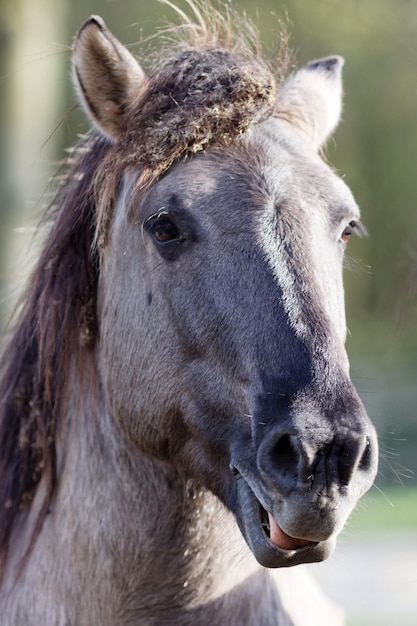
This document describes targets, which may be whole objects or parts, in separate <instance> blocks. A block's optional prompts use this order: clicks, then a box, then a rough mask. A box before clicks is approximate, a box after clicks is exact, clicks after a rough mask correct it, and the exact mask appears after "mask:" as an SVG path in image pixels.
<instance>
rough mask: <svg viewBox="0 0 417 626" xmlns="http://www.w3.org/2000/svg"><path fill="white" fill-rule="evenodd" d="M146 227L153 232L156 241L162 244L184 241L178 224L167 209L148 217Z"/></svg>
mask: <svg viewBox="0 0 417 626" xmlns="http://www.w3.org/2000/svg"><path fill="white" fill-rule="evenodd" d="M144 227H145V228H146V230H147V231H148V232H150V233H151V234H152V236H153V238H154V239H155V241H157V242H158V243H160V244H165V243H169V242H171V241H182V239H183V238H182V237H181V233H180V231H179V230H178V228H177V226H176V225H175V224H174V222H173V221H172V220H171V219H170V218H169V217H168V214H167V213H166V212H165V211H164V212H160V213H157V214H155V215H151V216H150V217H148V219H147V220H145V223H144Z"/></svg>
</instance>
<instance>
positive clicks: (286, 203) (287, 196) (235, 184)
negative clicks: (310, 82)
mask: <svg viewBox="0 0 417 626" xmlns="http://www.w3.org/2000/svg"><path fill="white" fill-rule="evenodd" d="M164 187H165V185H164ZM166 187H167V188H169V189H170V190H176V191H178V193H179V194H180V195H181V196H182V197H183V201H184V203H185V204H187V205H188V206H189V207H190V208H192V207H193V206H197V209H198V206H199V204H200V202H203V200H204V198H208V199H209V203H208V205H207V209H208V210H209V211H210V212H211V213H212V214H216V213H217V212H219V211H220V212H221V215H222V219H225V213H226V211H225V209H226V208H231V209H232V208H233V206H235V207H236V210H237V211H238V212H239V211H242V212H243V211H245V209H246V210H250V211H252V210H253V209H262V208H264V207H265V206H267V205H271V204H272V205H274V206H278V207H281V209H282V212H283V213H299V212H300V211H301V212H303V213H304V214H305V215H304V221H305V223H307V222H308V221H309V218H310V219H312V220H314V219H316V218H317V217H319V218H323V216H325V217H326V220H327V218H328V220H330V223H331V222H334V223H338V222H340V221H341V220H342V219H343V218H346V217H350V218H351V219H353V218H354V217H357V215H358V208H357V205H356V203H355V201H354V198H353V196H352V193H351V191H350V189H349V188H348V187H347V185H346V184H345V183H344V182H343V180H342V179H341V178H339V177H338V176H337V175H336V174H335V173H334V172H333V170H332V169H331V168H330V167H329V166H328V165H327V164H326V163H324V162H323V160H322V159H321V158H320V156H319V155H318V154H317V153H316V152H315V151H314V150H313V149H312V148H311V147H310V146H309V145H306V144H305V142H303V141H302V140H300V139H299V138H298V137H297V136H296V135H295V134H294V133H293V132H291V130H289V129H287V128H286V124H285V123H282V124H281V123H280V121H279V120H275V119H272V120H270V121H269V122H267V123H265V124H261V125H257V126H256V127H255V128H253V129H252V130H251V131H250V132H249V133H247V134H246V135H245V136H243V137H242V139H241V141H240V142H239V144H238V145H236V146H235V147H234V148H233V149H231V150H230V149H225V150H224V151H223V150H221V149H220V150H214V151H212V152H210V151H209V152H208V153H206V154H202V155H200V156H199V157H197V158H196V159H195V160H194V161H191V162H188V164H186V166H185V167H180V168H179V169H178V170H177V172H176V173H175V175H174V176H173V177H172V179H170V180H169V182H168V181H167V185H166ZM196 197H197V198H198V202H197V203H196ZM228 200H230V203H229V202H228ZM239 200H240V201H241V202H239ZM225 202H226V204H225ZM198 210H199V209H198ZM228 214H229V216H230V218H231V219H233V211H232V212H231V213H230V212H229V213H228Z"/></svg>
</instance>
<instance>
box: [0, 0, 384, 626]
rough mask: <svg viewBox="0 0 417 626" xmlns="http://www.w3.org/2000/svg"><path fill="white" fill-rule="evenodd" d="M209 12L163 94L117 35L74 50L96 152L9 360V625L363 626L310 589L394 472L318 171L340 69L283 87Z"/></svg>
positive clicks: (88, 36)
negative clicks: (366, 402) (380, 479)
mask: <svg viewBox="0 0 417 626" xmlns="http://www.w3.org/2000/svg"><path fill="white" fill-rule="evenodd" d="M189 4H190V6H191V7H192V10H193V12H194V16H193V17H189V16H187V15H185V14H183V13H182V12H181V11H180V13H181V15H182V16H183V18H184V19H183V22H182V23H181V24H180V25H179V26H178V27H176V29H175V28H174V27H173V32H172V33H171V35H172V37H171V39H173V37H175V36H176V40H175V41H173V42H172V43H171V47H170V48H168V47H167V46H166V45H162V44H161V50H162V51H161V54H160V57H159V59H155V60H154V61H153V64H152V66H151V68H150V69H147V70H146V71H145V70H144V69H143V68H142V66H141V65H140V64H139V63H138V62H137V61H136V59H135V58H134V57H133V56H132V55H131V53H130V52H129V51H128V50H127V49H126V48H125V47H124V46H123V45H122V43H121V42H120V41H119V40H118V39H116V37H115V36H114V35H113V34H112V33H111V32H110V30H109V29H108V28H107V26H106V25H105V23H104V21H103V20H102V19H101V18H100V17H97V16H93V17H91V18H90V19H89V20H88V21H87V22H86V23H85V24H84V26H83V27H82V28H81V30H80V31H79V33H78V35H77V37H76V39H75V43H74V46H73V80H74V83H75V87H76V91H77V93H78V96H79V101H80V103H81V106H82V107H83V109H84V111H85V113H86V115H87V117H88V118H89V120H90V121H91V125H92V128H91V130H90V131H89V133H88V134H87V135H86V136H85V137H84V138H83V139H82V140H81V141H80V143H79V144H78V146H76V147H75V148H74V150H73V151H72V152H71V154H70V157H69V159H68V161H69V163H68V166H67V167H68V169H67V173H66V175H65V176H64V177H63V179H62V180H61V184H60V186H59V188H58V190H57V193H56V197H55V200H54V201H53V203H52V205H51V207H50V210H49V213H48V216H49V222H48V224H49V227H48V232H47V234H46V235H45V237H44V241H43V244H42V245H43V247H42V250H41V251H40V255H39V260H38V262H37V264H36V265H35V267H34V270H33V274H32V276H31V278H30V280H29V282H28V286H27V288H26V291H25V292H24V294H23V296H22V298H21V302H20V305H19V309H18V313H17V314H16V319H15V323H14V326H13V329H12V330H11V331H10V336H9V338H8V340H7V343H6V345H5V347H4V350H3V355H2V361H1V385H0V408H1V411H0V442H1V443H0V448H1V455H0V467H1V487H0V489H1V496H0V520H1V522H0V555H1V560H0V565H1V588H0V589H1V591H0V612H1V615H2V618H1V622H2V625H3V626H12V625H13V626H16V625H17V624H18V625H19V626H35V625H36V626H38V625H39V624H42V625H43V626H58V625H59V626H64V625H65V626H75V625H77V626H87V625H88V626H91V625H97V624H100V625H102V626H115V625H117V626H123V625H127V624H129V625H135V626H139V625H141V626H144V625H146V626H152V625H155V626H156V625H157V626H163V625H167V624H181V626H189V625H191V624H193V625H194V624H199V625H200V626H204V625H208V624H229V625H231V626H249V625H261V626H273V625H275V626H277V625H279V626H318V625H323V624H326V625H329V624H331V625H332V626H337V625H339V624H342V623H343V617H342V614H341V611H340V610H339V608H338V607H336V606H335V605H333V604H332V603H331V602H330V601H328V600H327V599H325V598H324V596H322V595H321V592H320V591H318V590H316V588H315V587H314V583H313V582H312V581H311V579H310V578H309V575H308V574H306V572H305V568H304V566H303V564H308V563H312V562H318V561H322V560H323V559H326V558H327V557H329V555H330V554H331V553H332V551H333V549H334V547H335V542H336V537H337V535H338V534H339V533H340V531H341V529H342V527H343V526H344V524H345V522H346V520H347V518H348V517H349V515H350V514H351V512H352V510H353V508H354V507H355V505H356V503H357V501H358V499H359V498H360V497H361V496H362V495H363V494H364V493H365V492H366V491H367V490H368V489H369V488H370V486H371V485H372V483H373V481H374V478H375V474H376V468H377V457H378V444H377V437H376V433H375V430H374V427H373V425H372V424H371V422H370V420H369V418H368V416H367V414H366V411H365V408H364V406H363V404H362V402H361V400H360V398H359V396H358V394H357V392H356V390H355V388H354V386H353V383H352V382H351V380H350V377H349V364H348V358H347V355H346V350H345V339H346V321H345V312H344V293H343V284H342V270H343V257H344V251H345V248H346V245H347V243H348V240H349V239H350V237H351V235H352V233H354V232H355V231H357V232H360V231H361V228H362V227H361V222H360V219H359V210H358V207H357V204H356V202H355V200H354V199H353V196H352V193H351V192H350V190H349V189H348V187H347V186H346V184H345V183H344V182H343V181H342V180H341V178H339V177H338V176H337V174H336V173H335V172H334V171H333V169H332V168H331V167H330V166H329V165H328V164H327V163H326V162H325V161H324V160H323V159H322V157H321V152H320V151H321V148H322V146H323V145H324V143H325V142H326V140H327V139H328V138H329V137H330V135H331V134H332V132H333V131H334V129H335V128H336V126H337V124H338V122H339V118H340V113H341V102H342V79H341V74H342V66H343V59H342V58H341V57H339V56H330V57H326V58H324V59H320V60H316V61H313V62H311V63H309V64H308V65H306V66H305V67H303V68H302V69H300V70H298V71H295V70H294V71H293V72H292V73H289V74H288V76H287V77H286V78H282V77H281V74H282V73H283V67H284V65H285V59H284V58H283V57H282V58H281V60H280V61H277V63H276V64H273V63H271V62H269V61H266V60H265V59H264V58H263V57H262V55H261V54H260V52H259V50H258V48H257V46H256V45H251V39H252V30H251V28H252V27H251V26H245V25H244V23H243V22H244V20H243V18H242V22H241V23H239V24H238V25H237V26H236V24H235V21H236V20H235V16H234V14H230V13H227V14H226V15H224V14H223V15H222V14H221V11H220V10H217V9H214V8H213V7H209V6H208V5H207V4H206V13H204V10H203V9H204V7H203V5H199V4H196V3H191V2H190V3H189ZM231 15H232V17H230V16H231ZM233 29H234V30H233ZM245 29H246V30H245ZM174 31H175V32H174ZM236 32H237V34H236ZM175 33H176V35H175ZM284 56H285V55H284ZM293 566H301V567H295V568H293ZM288 568H293V569H288ZM307 569H308V566H307Z"/></svg>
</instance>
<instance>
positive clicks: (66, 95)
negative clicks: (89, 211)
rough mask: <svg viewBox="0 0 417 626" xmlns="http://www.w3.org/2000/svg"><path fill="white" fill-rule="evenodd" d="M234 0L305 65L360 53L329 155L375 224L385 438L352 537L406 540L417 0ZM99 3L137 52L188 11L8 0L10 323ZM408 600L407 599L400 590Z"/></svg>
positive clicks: (2, 108) (409, 523)
mask: <svg viewBox="0 0 417 626" xmlns="http://www.w3.org/2000/svg"><path fill="white" fill-rule="evenodd" d="M177 4H178V5H179V6H180V7H185V6H186V3H185V1H184V0H178V1H177ZM233 5H234V6H235V7H236V8H238V9H239V10H242V11H246V13H247V14H248V15H249V16H250V17H251V18H252V19H253V20H254V21H255V23H256V24H257V26H258V28H259V30H260V32H261V38H262V41H263V42H264V49H265V53H266V55H271V56H272V55H273V54H274V50H276V49H277V47H278V45H279V32H280V28H281V26H280V24H279V21H278V20H279V19H280V20H282V21H283V22H285V23H287V25H288V30H289V32H290V36H291V37H290V46H291V47H292V48H293V50H294V51H295V59H296V62H297V65H298V66H300V65H303V64H304V63H305V62H307V61H309V60H311V59H313V58H317V57H320V56H326V55H329V54H333V53H337V54H341V55H342V56H344V57H345V59H346V66H345V70H344V82H345V106H344V115H343V123H342V124H341V126H340V127H339V129H338V130H337V132H336V135H335V139H334V140H332V141H331V142H330V144H329V146H328V149H327V156H328V159H329V160H330V162H331V163H332V164H333V165H334V167H336V168H337V170H338V171H339V172H340V174H341V175H342V176H343V177H344V178H345V180H346V181H347V183H348V184H349V186H350V187H351V189H352V191H353V193H354V195H355V197H356V199H357V201H358V203H359V205H360V206H361V208H362V215H363V221H364V223H365V224H366V226H367V228H368V230H369V233H370V236H369V238H367V239H360V240H359V239H356V238H355V240H354V241H352V242H351V244H350V246H349V257H350V258H349V260H348V268H347V269H346V272H345V284H346V294H347V297H346V300H347V315H348V325H349V330H350V335H349V339H348V351H349V354H350V359H351V370H352V378H353V380H354V382H355V384H356V386H357V387H358V389H359V391H360V393H361V396H362V398H363V401H364V403H365V405H366V408H367V410H368V412H369V414H370V415H371V417H372V419H373V420H374V422H375V424H376V425H377V428H378V432H379V438H380V444H381V462H380V472H379V476H378V481H377V489H378V490H379V491H378V490H374V491H373V492H371V495H370V496H368V497H367V499H366V500H365V507H363V508H362V509H360V510H359V511H358V513H356V514H355V516H354V517H353V520H352V524H351V527H350V529H351V530H349V529H348V534H347V537H348V539H347V545H350V544H349V541H353V538H354V537H359V536H360V537H362V536H366V533H370V534H371V535H372V536H375V535H376V534H378V533H380V536H381V542H382V538H384V541H385V542H386V541H388V542H389V544H390V545H391V546H394V545H395V542H394V539H393V537H396V536H399V534H401V536H403V537H404V536H405V535H404V533H411V536H412V537H414V535H413V534H412V533H414V532H416V531H417V490H416V488H415V484H416V481H415V473H416V472H417V454H416V450H417V419H416V412H417V389H416V381H417V328H416V313H417V210H416V208H417V207H416V203H417V169H416V165H417V0H366V1H364V0H350V1H349V2H346V0H314V1H313V0H310V1H308V0H283V1H282V2H281V1H280V2H278V1H276V0H275V1H269V0H257V1H256V2H254V1H253V0H250V1H243V0H235V2H234V3H233ZM92 13H98V14H100V15H102V17H104V19H105V20H106V22H107V23H108V25H109V26H110V27H111V29H112V30H113V32H114V33H115V34H116V35H117V36H118V37H119V39H121V40H122V41H123V42H124V43H125V44H127V45H129V48H130V49H131V50H132V52H134V53H135V52H136V53H139V52H140V50H141V49H142V48H141V46H140V45H138V42H140V41H141V40H142V39H143V38H144V37H147V36H148V35H151V34H154V33H155V31H156V29H157V27H158V26H161V25H163V24H164V23H166V21H167V20H168V21H173V20H174V21H175V20H176V16H175V13H174V12H173V11H172V10H171V9H170V8H169V7H168V6H166V5H163V4H161V3H159V2H158V1H157V0H71V1H70V0H0V138H1V141H0V332H3V330H4V328H5V326H6V320H7V317H8V315H9V313H10V309H11V305H12V303H13V302H14V300H15V297H16V294H17V293H18V291H19V288H20V286H21V285H22V282H23V281H24V279H25V277H26V275H27V270H28V268H29V267H30V263H31V258H32V257H33V256H34V255H35V254H36V245H35V244H34V243H33V242H32V234H33V231H34V229H35V226H36V224H37V223H38V221H39V218H40V215H41V212H42V205H43V203H44V202H45V201H46V199H47V195H48V194H47V190H48V185H49V183H48V179H49V176H51V175H52V174H53V173H54V172H55V171H56V169H57V168H58V165H57V162H59V160H60V159H62V158H63V156H64V154H65V153H64V148H65V147H66V146H69V145H71V144H72V143H73V142H74V141H75V140H76V137H77V135H78V134H79V133H82V132H84V131H85V130H86V129H87V124H86V122H85V119H84V117H83V115H82V114H81V113H80V111H79V110H76V109H75V110H74V105H75V104H76V101H75V98H74V95H73V91H72V85H71V79H70V69H69V67H70V47H71V42H72V38H73V35H74V33H75V32H76V31H77V29H78V28H79V26H80V25H81V24H82V23H83V22H84V21H85V19H86V18H87V17H88V16H89V15H90V14H92ZM274 16H275V17H274ZM145 57H146V55H145ZM142 61H143V63H144V64H145V66H146V58H143V59H142ZM381 492H382V495H381ZM349 532H350V533H351V534H350V535H349ZM387 537H388V538H389V539H388V540H387V539H386V538H387ZM407 537H408V535H407ZM410 542H411V543H410ZM410 542H409V543H408V544H406V547H407V546H411V547H410V549H409V550H408V552H410V550H413V549H414V550H415V552H412V554H413V555H414V577H412V581H411V583H410V584H409V587H408V590H409V591H410V592H411V591H412V592H413V593H414V594H415V593H416V589H417V547H416V544H415V543H413V540H411V539H410ZM368 544H369V542H368ZM412 546H414V548H412ZM387 567H388V565H387ZM358 568H359V570H360V569H361V564H360V562H359V563H358ZM362 573H363V572H362ZM330 578H332V576H330ZM407 580H408V579H407ZM385 583H386V581H385ZM385 583H384V584H385ZM326 584H327V583H326ZM404 584H405V585H406V583H404ZM407 584H408V583H407ZM381 593H383V592H382V591H381ZM336 595H337V594H336ZM413 597H414V598H415V595H414V596H413ZM401 598H402V596H401ZM341 601H345V597H344V596H343V597H342V598H341ZM352 602H353V605H352V607H351V608H350V609H349V610H350V615H351V616H353V617H351V620H354V621H351V622H350V623H351V624H357V625H358V626H359V625H361V626H362V625H364V624H367V625H368V626H372V625H373V624H378V626H382V625H386V626H387V625H388V624H392V623H394V621H391V617H390V616H389V611H388V613H387V610H385V611H384V615H382V613H381V615H380V616H379V617H378V618H376V617H375V615H374V614H373V617H372V616H371V613H369V611H371V609H370V608H369V607H368V608H366V607H365V608H363V610H362V608H360V610H357V609H358V607H356V608H355V605H354V600H352ZM398 603H399V604H400V603H402V606H403V607H404V600H403V599H402V600H400V597H399V599H398ZM414 604H415V605H416V610H415V613H412V610H411V609H410V611H411V613H410V611H408V613H404V614H402V613H401V611H400V609H398V611H400V612H397V617H398V616H400V618H398V619H396V620H395V623H396V624H401V626H406V625H407V624H416V623H417V601H415V602H414ZM372 610H374V609H372ZM407 610H408V609H407ZM355 611H356V612H355ZM367 611H368V613H367ZM409 614H410V615H411V617H410V615H409ZM401 615H403V617H402V618H401ZM384 619H385V621H384ZM355 620H356V621H355ZM387 620H388V621H387ZM407 620H409V621H407Z"/></svg>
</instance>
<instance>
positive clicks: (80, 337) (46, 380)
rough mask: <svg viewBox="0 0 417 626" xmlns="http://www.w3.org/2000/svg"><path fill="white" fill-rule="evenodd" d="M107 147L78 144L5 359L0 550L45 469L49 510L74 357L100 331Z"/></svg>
mask: <svg viewBox="0 0 417 626" xmlns="http://www.w3.org/2000/svg"><path fill="white" fill-rule="evenodd" d="M107 150H108V144H107V142H105V141H103V140H102V139H99V138H97V137H93V138H91V139H89V140H88V141H87V142H86V143H85V144H84V145H83V147H82V150H81V151H78V156H76V159H75V163H74V165H73V168H72V171H71V172H70V174H69V175H68V177H67V179H66V182H65V183H64V184H63V186H62V189H61V190H60V191H59V192H58V195H57V198H56V201H55V203H54V206H53V207H51V215H50V219H51V221H52V226H51V230H50V234H49V237H48V238H47V241H46V244H45V247H44V249H43V251H42V253H41V256H40V258H39V261H38V264H37V266H36V268H35V270H34V272H33V274H32V277H31V279H30V281H29V284H28V287H27V289H26V292H25V293H24V294H23V296H22V298H21V305H20V312H19V315H18V321H17V324H16V328H15V330H14V332H13V333H12V334H11V336H10V338H9V340H8V343H7V345H6V347H5V349H4V351H3V354H2V358H1V362H0V373H1V379H0V399H1V400H0V450H1V454H0V476H1V481H0V557H1V562H2V564H3V565H4V561H5V558H6V556H7V544H8V540H9V537H10V533H11V529H12V525H13V521H14V519H15V517H16V515H17V514H18V512H19V511H20V510H21V509H23V508H26V507H28V506H30V504H31V502H32V500H33V497H34V493H35V490H36V487H37V485H38V483H39V481H40V479H41V477H44V479H45V481H46V485H47V497H46V500H45V502H44V503H43V506H42V510H41V513H40V519H39V522H41V520H42V519H43V517H44V516H45V514H46V512H47V509H48V507H49V504H50V501H51V498H52V496H53V492H54V487H55V483H56V467H55V457H56V452H55V432H56V425H57V420H59V418H60V415H61V413H62V410H63V398H64V397H65V389H66V385H67V380H68V370H69V366H70V363H71V361H72V360H73V359H74V358H75V356H76V354H77V352H78V351H79V350H88V349H91V347H92V346H93V345H94V342H95V338H96V323H95V298H96V288H97V276H98V271H97V262H96V259H95V256H94V252H93V240H94V234H95V224H96V213H95V201H94V197H93V184H92V181H93V178H94V175H95V172H96V170H97V167H98V165H99V164H100V163H101V162H102V160H103V156H104V155H105V154H106V152H107Z"/></svg>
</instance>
